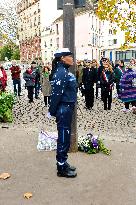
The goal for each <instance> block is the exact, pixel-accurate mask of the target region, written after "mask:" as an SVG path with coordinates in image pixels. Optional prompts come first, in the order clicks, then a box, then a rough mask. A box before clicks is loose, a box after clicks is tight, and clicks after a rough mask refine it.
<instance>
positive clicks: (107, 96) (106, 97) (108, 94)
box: [102, 89, 112, 110]
mask: <svg viewBox="0 0 136 205" xmlns="http://www.w3.org/2000/svg"><path fill="white" fill-rule="evenodd" d="M102 100H103V102H104V110H107V108H108V110H110V109H111V103H112V90H106V89H105V90H103V91H102Z"/></svg>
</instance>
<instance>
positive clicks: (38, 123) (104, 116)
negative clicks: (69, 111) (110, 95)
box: [8, 77, 136, 142]
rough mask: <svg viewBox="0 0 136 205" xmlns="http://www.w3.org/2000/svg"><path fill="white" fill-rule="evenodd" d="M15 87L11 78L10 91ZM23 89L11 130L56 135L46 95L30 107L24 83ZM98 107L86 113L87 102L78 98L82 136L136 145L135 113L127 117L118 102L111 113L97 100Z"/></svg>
mask: <svg viewBox="0 0 136 205" xmlns="http://www.w3.org/2000/svg"><path fill="white" fill-rule="evenodd" d="M11 85H12V83H11V79H10V77H9V87H8V89H9V90H12V86H11ZM22 86H23V89H22V90H23V91H22V95H23V96H21V97H20V98H16V103H15V105H14V122H13V123H12V124H10V125H9V126H10V128H13V129H14V128H16V129H23V128H25V129H28V130H31V131H32V130H40V129H42V128H43V129H44V130H48V131H55V130H56V123H55V119H54V118H52V119H50V120H49V119H48V118H47V117H46V116H47V110H48V109H47V108H46V107H45V106H44V102H43V96H42V93H40V99H38V100H36V99H35V100H34V103H33V104H29V103H28V99H27V92H26V90H25V89H24V82H22ZM94 104H95V105H94V108H93V109H92V110H91V111H88V110H86V109H85V104H84V98H83V97H81V96H78V105H77V132H78V134H79V135H85V134H86V133H88V132H90V131H91V132H93V133H94V134H97V135H99V136H101V137H102V138H104V139H112V140H119V141H129V142H134V141H136V115H135V114H133V113H132V112H129V113H123V112H122V108H123V103H121V102H119V101H118V99H117V98H114V99H113V103H112V110H111V111H104V109H103V103H102V101H101V100H100V99H98V100H95V103H94Z"/></svg>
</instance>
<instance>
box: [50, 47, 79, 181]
mask: <svg viewBox="0 0 136 205" xmlns="http://www.w3.org/2000/svg"><path fill="white" fill-rule="evenodd" d="M55 60H56V62H55ZM55 60H54V65H55V66H54V70H53V76H52V79H51V85H52V91H51V95H50V103H49V113H50V115H51V116H55V117H56V122H57V130H58V140H57V154H56V159H57V170H58V172H57V175H58V176H59V177H69V178H70V177H76V176H77V173H76V172H75V169H76V168H75V167H72V166H70V165H69V164H68V162H67V159H68V151H69V148H70V137H71V122H72V115H73V111H74V107H75V103H76V101H77V89H76V88H77V83H76V77H75V76H74V74H72V73H71V72H70V71H69V67H70V66H72V65H73V57H72V53H71V52H70V51H69V49H67V48H63V49H61V50H59V51H57V52H56V53H55Z"/></svg>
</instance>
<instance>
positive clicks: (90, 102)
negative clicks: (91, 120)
mask: <svg viewBox="0 0 136 205" xmlns="http://www.w3.org/2000/svg"><path fill="white" fill-rule="evenodd" d="M84 94H85V104H86V107H87V108H88V109H90V108H92V107H93V106H94V88H93V87H92V88H91V89H89V90H86V89H85V90H84Z"/></svg>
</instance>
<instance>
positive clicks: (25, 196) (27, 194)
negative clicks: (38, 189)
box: [24, 192, 33, 199]
mask: <svg viewBox="0 0 136 205" xmlns="http://www.w3.org/2000/svg"><path fill="white" fill-rule="evenodd" d="M32 196H33V195H32V193H30V192H27V193H25V194H24V198H25V199H30V198H31V197H32Z"/></svg>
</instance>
